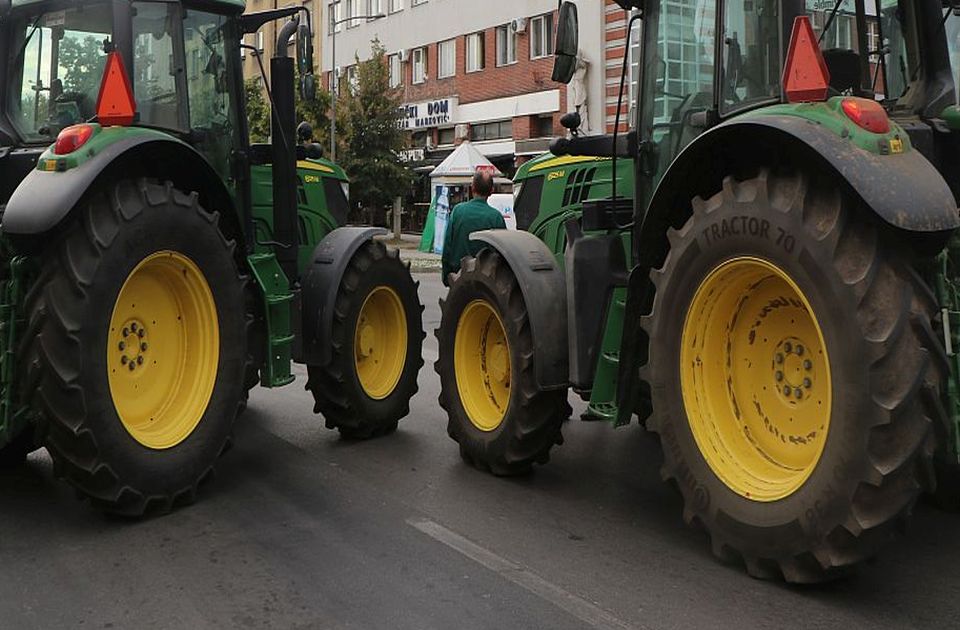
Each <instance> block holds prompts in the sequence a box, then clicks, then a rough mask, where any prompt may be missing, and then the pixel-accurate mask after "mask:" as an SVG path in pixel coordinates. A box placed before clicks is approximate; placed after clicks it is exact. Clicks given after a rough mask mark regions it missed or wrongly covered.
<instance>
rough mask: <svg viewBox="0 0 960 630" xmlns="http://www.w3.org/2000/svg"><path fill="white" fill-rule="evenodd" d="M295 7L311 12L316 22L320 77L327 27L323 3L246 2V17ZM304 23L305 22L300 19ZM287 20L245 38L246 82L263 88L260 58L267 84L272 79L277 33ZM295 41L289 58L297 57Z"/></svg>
mask: <svg viewBox="0 0 960 630" xmlns="http://www.w3.org/2000/svg"><path fill="white" fill-rule="evenodd" d="M294 4H299V5H302V6H304V7H306V9H307V10H308V11H309V12H310V19H311V20H312V21H313V25H312V26H313V38H314V41H313V68H314V72H315V73H317V74H318V75H319V73H320V63H321V59H322V55H323V53H322V51H323V39H324V34H325V32H326V31H325V30H324V29H323V27H322V25H323V24H324V21H323V20H324V13H323V4H322V2H320V0H300V1H294V2H291V1H290V0H283V1H282V2H281V0H247V8H246V12H247V13H254V12H257V11H267V10H270V9H278V8H282V7H287V6H292V5H294ZM301 19H302V18H301ZM283 24H284V20H274V21H272V22H267V23H266V24H264V25H263V26H262V27H261V28H260V30H259V31H257V32H256V33H249V34H247V36H246V37H244V38H243V43H244V44H245V46H243V47H241V48H240V58H241V60H242V64H243V78H244V79H253V80H255V81H257V82H258V83H261V84H262V78H263V77H262V75H261V73H260V64H259V63H258V62H257V57H258V56H259V57H260V62H262V63H263V72H264V74H265V75H266V78H267V80H269V78H270V57H272V56H273V53H274V49H275V48H276V45H277V33H278V32H279V30H280V28H282V27H283ZM295 41H296V37H293V38H291V40H290V50H289V54H290V56H295V55H296V52H295V50H294V46H295V45H296V44H295Z"/></svg>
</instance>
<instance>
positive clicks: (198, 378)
mask: <svg viewBox="0 0 960 630" xmlns="http://www.w3.org/2000/svg"><path fill="white" fill-rule="evenodd" d="M219 359H220V328H219V323H218V319H217V306H216V303H215V302H214V301H213V294H212V293H211V292H210V286H209V285H208V284H207V281H206V279H205V278H204V276H203V274H202V273H201V272H200V269H199V268H198V267H197V265H196V264H194V262H193V261H192V260H190V259H189V258H187V257H186V256H184V255H183V254H179V253H177V252H173V251H161V252H157V253H155V254H152V255H150V256H148V257H146V258H144V259H143V260H142V261H141V262H140V264H139V265H137V266H136V268H135V269H134V270H133V271H131V272H130V275H129V276H127V280H126V282H124V284H123V287H122V288H121V289H120V294H119V295H118V296H117V301H116V304H114V307H113V315H112V316H111V318H110V331H109V336H108V338H107V375H108V380H109V384H110V396H111V397H112V398H113V405H114V407H115V408H116V410H117V414H118V415H119V416H120V421H121V422H123V426H124V428H126V430H127V432H128V433H130V435H131V436H132V437H133V438H134V439H135V440H136V441H138V442H139V443H140V444H142V445H144V446H146V447H148V448H152V449H157V450H159V449H166V448H171V447H173V446H176V445H177V444H179V443H180V442H182V441H183V440H185V439H186V438H187V437H188V436H189V435H190V434H191V433H193V430H194V429H196V428H197V425H198V424H200V419H201V418H203V414H204V412H205V411H206V410H207V405H209V403H210V397H211V396H212V395H213V387H214V383H215V382H216V380H217V366H218V363H219Z"/></svg>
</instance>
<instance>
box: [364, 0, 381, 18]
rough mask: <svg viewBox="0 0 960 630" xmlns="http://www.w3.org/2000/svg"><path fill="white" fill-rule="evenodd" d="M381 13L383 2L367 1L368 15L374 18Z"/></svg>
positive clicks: (379, 0) (378, 0) (376, 0)
mask: <svg viewBox="0 0 960 630" xmlns="http://www.w3.org/2000/svg"><path fill="white" fill-rule="evenodd" d="M381 13H383V0H367V15H370V16H373V15H380V14H381ZM368 19H373V18H372V17H371V18H368Z"/></svg>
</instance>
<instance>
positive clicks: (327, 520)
mask: <svg viewBox="0 0 960 630" xmlns="http://www.w3.org/2000/svg"><path fill="white" fill-rule="evenodd" d="M420 279H421V280H422V281H423V285H422V286H421V298H422V299H423V301H424V303H425V304H426V305H427V310H426V312H425V324H426V326H427V329H428V331H430V332H431V333H432V330H433V329H434V328H435V327H436V325H437V323H438V321H439V309H438V307H437V297H438V296H439V294H440V292H441V290H442V287H441V286H440V283H439V279H438V277H437V276H435V275H430V276H421V277H420ZM436 347H437V346H436V339H435V338H434V337H433V335H432V334H428V337H427V341H426V350H425V353H426V357H427V361H428V365H427V366H425V368H424V370H423V371H422V373H421V375H420V393H419V394H418V395H417V397H416V398H415V399H414V401H413V409H412V413H411V416H410V417H409V418H407V419H406V420H405V421H403V422H402V423H401V428H400V430H399V431H398V432H397V433H396V434H395V435H393V436H390V437H388V438H385V439H381V440H376V441H372V442H366V443H348V442H344V441H341V440H340V439H339V438H338V436H337V434H336V433H334V432H331V431H328V430H326V429H324V428H323V423H322V421H321V419H320V418H319V417H318V416H314V415H313V414H312V412H311V409H312V401H311V399H310V398H309V396H308V394H307V393H306V392H304V391H303V390H302V382H303V381H302V379H301V380H300V386H296V385H294V386H291V387H288V388H286V389H282V390H277V391H265V390H258V391H256V392H255V394H254V396H253V397H252V400H251V404H250V408H249V410H248V412H247V413H246V414H245V415H244V416H243V418H242V419H241V422H240V426H239V427H238V430H237V434H238V435H237V445H236V447H235V448H234V449H233V450H232V451H231V452H230V453H229V454H228V455H227V456H226V457H225V459H224V461H223V462H222V464H221V466H220V468H219V473H220V474H219V475H218V477H217V478H216V479H215V480H214V481H213V483H211V484H210V485H209V486H207V487H206V488H205V490H204V492H203V493H202V496H201V498H200V501H199V502H198V503H197V504H196V505H194V506H191V507H189V508H186V509H183V510H180V511H178V512H175V513H174V514H171V515H169V516H166V517H162V518H156V519H153V520H148V521H145V522H134V523H131V522H126V521H118V520H115V519H110V518H106V517H104V516H101V515H100V514H98V513H96V512H94V511H92V510H91V509H90V508H89V507H87V506H86V505H84V504H82V503H79V502H77V501H76V500H75V499H74V497H73V494H72V492H71V491H70V490H69V489H67V488H66V487H64V486H63V485H61V484H59V483H58V482H56V481H55V480H54V479H53V478H52V475H51V470H50V463H49V460H48V459H47V458H46V456H45V454H43V453H38V454H35V455H33V456H31V460H30V462H29V465H28V467H26V468H25V469H24V470H22V471H20V472H17V473H15V474H13V475H8V476H5V477H0V628H3V629H6V628H11V629H20V628H34V627H36V628H178V629H181V630H192V629H194V628H207V627H212V628H247V627H250V628H262V627H268V628H361V629H366V628H370V629H379V628H384V629H395V628H396V629H408V628H409V629H416V630H424V629H432V628H436V629H443V630H446V629H451V630H453V629H455V630H467V629H473V628H497V629H498V630H512V629H515V628H517V629H519V628H536V629H541V628H542V629H550V630H553V629H558V630H559V629H565V628H587V629H590V628H618V629H623V628H637V629H672V628H738V629H746V628H776V629H782V628H831V629H832V628H843V629H844V630H851V629H854V628H870V629H871V630H877V629H880V628H924V629H930V628H948V627H953V628H956V627H960V597H958V591H960V579H958V578H960V570H958V564H957V562H958V560H960V516H958V515H951V514H945V513H942V512H939V511H937V510H934V509H933V508H930V507H927V506H925V505H924V506H921V507H920V508H919V510H918V515H917V518H916V519H915V520H914V522H913V525H912V527H911V530H910V531H909V532H908V537H907V538H906V540H904V541H901V542H900V543H898V544H896V545H895V546H894V547H893V548H890V549H888V551H887V553H885V554H884V555H883V556H882V557H881V558H880V559H879V560H878V561H877V562H875V563H873V564H872V565H871V566H868V567H866V569H865V570H864V571H862V572H861V573H860V574H859V575H858V576H856V577H854V578H851V579H848V580H845V581H843V582H840V583H834V584H830V585H826V586H820V587H816V588H791V587H787V586H784V585H782V584H772V583H767V582H760V581H756V580H753V579H751V578H749V577H747V576H746V575H744V574H743V572H742V571H741V569H740V568H738V567H735V566H725V565H723V564H720V563H719V562H717V561H716V560H714V559H713V557H712V556H711V554H710V551H709V546H708V544H707V542H706V538H705V536H703V535H702V534H700V533H698V532H695V531H692V530H689V529H687V528H685V527H684V526H683V525H682V522H681V519H680V503H679V500H678V499H677V497H676V496H675V495H674V493H673V491H672V490H670V489H669V488H668V487H666V486H664V485H663V484H661V483H660V481H659V475H658V472H657V471H658V467H659V464H660V456H659V453H658V446H657V443H656V441H655V440H654V439H652V438H651V437H649V436H647V435H646V434H645V433H644V431H643V430H642V429H641V428H639V427H637V426H631V427H627V428H623V429H619V430H613V429H612V428H610V427H607V426H604V425H599V424H585V423H580V422H579V421H573V422H571V423H570V424H569V425H568V426H567V427H566V431H565V432H566V443H565V444H564V445H563V446H562V447H560V448H558V449H556V450H555V451H554V454H553V458H552V461H551V462H550V464H549V465H547V466H545V467H542V468H538V469H537V471H536V472H535V474H533V475H531V476H529V477H527V478H523V479H517V480H503V479H495V478H492V477H489V476H486V475H483V474H481V473H478V472H476V471H474V470H472V469H470V468H467V467H466V466H465V465H463V464H462V463H461V462H460V459H459V456H458V454H457V449H456V446H455V445H454V444H453V442H451V441H450V440H449V438H447V436H446V430H445V422H446V420H445V417H444V415H443V413H442V411H441V410H440V408H439V406H438V405H437V393H438V388H439V381H438V378H437V376H436V374H435V373H434V372H433V369H432V366H431V365H430V363H432V361H433V359H435V358H436ZM574 408H575V411H576V412H579V411H580V410H581V407H580V404H579V403H576V404H575V405H574Z"/></svg>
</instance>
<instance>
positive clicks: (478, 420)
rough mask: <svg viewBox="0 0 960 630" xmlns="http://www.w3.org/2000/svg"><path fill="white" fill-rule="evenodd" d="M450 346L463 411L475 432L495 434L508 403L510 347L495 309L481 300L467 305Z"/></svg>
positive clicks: (461, 314)
mask: <svg viewBox="0 0 960 630" xmlns="http://www.w3.org/2000/svg"><path fill="white" fill-rule="evenodd" d="M453 345H454V347H453V355H454V356H453V358H454V371H455V373H456V377H457V393H458V394H459V396H460V403H461V405H462V406H463V410H464V412H466V414H467V417H468V418H469V419H470V422H471V423H472V424H473V426H475V427H476V428H477V429H479V430H481V431H494V430H496V429H497V427H499V426H500V424H501V423H502V422H503V419H504V417H505V416H506V413H507V407H508V406H509V404H510V344H509V342H508V341H507V334H506V330H505V329H504V327H503V321H502V320H501V319H500V315H499V313H497V310H496V308H495V307H494V306H493V305H492V304H490V303H489V302H487V301H486V300H482V299H480V300H473V301H472V302H470V303H469V304H467V306H466V307H465V308H464V309H463V312H462V313H460V319H459V321H458V322H457V330H456V335H455V337H454V344H453Z"/></svg>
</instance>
